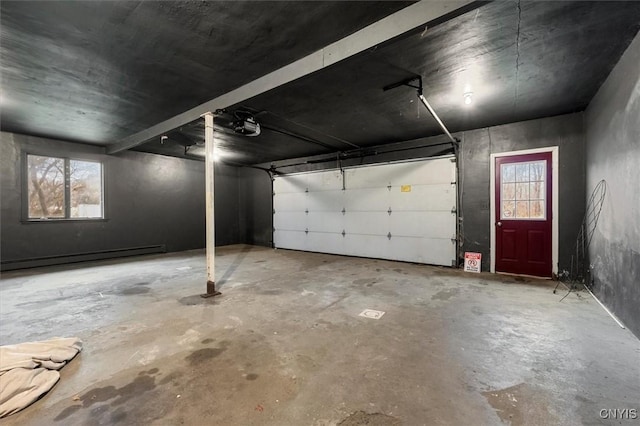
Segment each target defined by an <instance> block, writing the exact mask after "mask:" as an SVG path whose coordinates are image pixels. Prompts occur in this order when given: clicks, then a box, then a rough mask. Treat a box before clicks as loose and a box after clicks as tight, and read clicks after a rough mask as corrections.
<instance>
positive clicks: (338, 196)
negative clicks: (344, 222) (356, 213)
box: [307, 189, 345, 212]
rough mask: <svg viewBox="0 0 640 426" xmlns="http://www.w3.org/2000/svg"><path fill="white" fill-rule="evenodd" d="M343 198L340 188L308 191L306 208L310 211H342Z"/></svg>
mask: <svg viewBox="0 0 640 426" xmlns="http://www.w3.org/2000/svg"><path fill="white" fill-rule="evenodd" d="M344 199H345V196H344V191H343V190H342V189H338V190H331V191H321V192H310V193H309V194H308V197H307V208H308V209H309V211H310V212H315V211H342V206H343V204H344ZM338 207H339V208H338Z"/></svg>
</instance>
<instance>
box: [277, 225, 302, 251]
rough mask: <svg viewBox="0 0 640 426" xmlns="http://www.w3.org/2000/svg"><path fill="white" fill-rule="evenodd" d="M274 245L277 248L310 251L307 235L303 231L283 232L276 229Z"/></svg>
mask: <svg viewBox="0 0 640 426" xmlns="http://www.w3.org/2000/svg"><path fill="white" fill-rule="evenodd" d="M273 243H274V245H275V246H276V247H277V248H283V249H293V250H308V249H307V235H306V234H305V233H304V232H303V231H282V230H278V229H276V230H275V231H274V232H273Z"/></svg>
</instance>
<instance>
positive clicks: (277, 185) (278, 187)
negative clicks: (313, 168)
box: [273, 174, 308, 194]
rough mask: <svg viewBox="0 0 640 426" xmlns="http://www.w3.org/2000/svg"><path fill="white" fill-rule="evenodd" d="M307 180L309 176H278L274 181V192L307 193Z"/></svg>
mask: <svg viewBox="0 0 640 426" xmlns="http://www.w3.org/2000/svg"><path fill="white" fill-rule="evenodd" d="M307 179H308V175H307V174H298V175H289V176H276V177H275V178H274V180H273V192H275V193H276V194H284V193H289V192H298V193H300V192H306V189H307Z"/></svg>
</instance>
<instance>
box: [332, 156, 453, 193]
mask: <svg viewBox="0 0 640 426" xmlns="http://www.w3.org/2000/svg"><path fill="white" fill-rule="evenodd" d="M345 173H346V174H345V182H346V185H347V187H348V188H352V189H358V188H372V187H373V188H375V187H386V186H388V185H392V186H401V185H418V184H425V183H428V184H436V183H441V184H446V183H448V184H451V182H455V181H456V174H455V165H454V166H452V162H451V159H450V158H443V159H436V160H430V161H428V162H427V161H416V162H410V163H396V164H383V165H376V166H367V167H359V168H355V169H348V170H346V171H345Z"/></svg>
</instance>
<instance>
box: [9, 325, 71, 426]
mask: <svg viewBox="0 0 640 426" xmlns="http://www.w3.org/2000/svg"><path fill="white" fill-rule="evenodd" d="M81 350H82V341H81V340H80V339H78V338H77V337H70V338H55V339H51V340H46V341H41V342H29V343H21V344H18V345H7V346H0V417H5V416H8V415H9V414H13V413H15V412H17V411H20V410H22V409H23V408H25V407H27V406H29V405H30V404H31V403H33V402H34V401H36V400H37V399H38V398H40V396H41V395H43V394H44V393H46V392H48V391H49V390H50V389H51V388H52V387H53V386H54V385H55V384H56V383H57V382H58V380H59V379H60V373H58V371H57V370H59V369H61V368H62V367H64V366H65V365H66V363H67V362H68V361H70V360H71V359H73V357H75V356H76V355H77V354H78V352H80V351H81Z"/></svg>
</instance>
